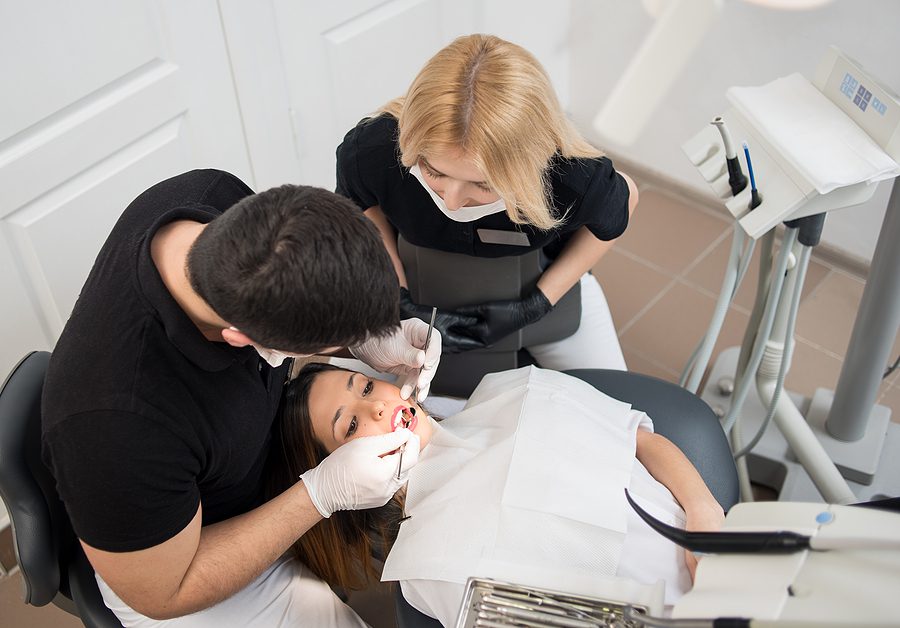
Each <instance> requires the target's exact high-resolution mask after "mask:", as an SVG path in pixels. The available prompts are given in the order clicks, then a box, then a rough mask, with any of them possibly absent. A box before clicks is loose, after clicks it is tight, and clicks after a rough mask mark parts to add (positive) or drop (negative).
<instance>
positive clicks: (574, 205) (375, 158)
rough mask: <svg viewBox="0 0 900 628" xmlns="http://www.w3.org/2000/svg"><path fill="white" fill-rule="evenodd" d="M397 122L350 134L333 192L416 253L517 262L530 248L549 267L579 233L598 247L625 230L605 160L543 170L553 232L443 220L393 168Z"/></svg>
mask: <svg viewBox="0 0 900 628" xmlns="http://www.w3.org/2000/svg"><path fill="white" fill-rule="evenodd" d="M397 136H398V131H397V119H396V118H394V117H393V116H390V115H387V114H384V115H381V116H378V117H376V118H367V119H365V120H363V121H361V122H360V123H359V124H358V125H356V127H354V128H353V129H351V130H350V132H349V133H347V135H346V136H345V137H344V141H343V143H342V144H341V145H340V146H338V149H337V192H338V193H339V194H343V195H344V196H347V197H349V198H350V199H352V200H353V201H354V202H355V203H356V204H357V205H359V207H360V208H361V209H364V210H365V209H368V208H369V207H373V206H375V205H379V206H380V207H381V210H382V211H383V212H384V215H385V216H386V217H387V219H388V221H390V223H391V225H393V227H394V228H395V229H396V230H397V231H398V232H399V233H401V234H402V235H403V237H404V238H406V239H407V240H408V241H409V242H411V243H412V244H415V245H417V246H423V247H427V248H432V249H438V250H442V251H447V252H451V253H462V254H465V255H473V256H476V257H503V256H508V255H522V254H524V253H527V252H528V251H531V250H534V249H536V248H542V249H544V252H545V253H546V255H547V257H548V258H550V259H555V258H556V257H557V256H558V255H559V253H560V251H561V250H562V249H563V247H565V245H566V243H568V241H569V239H570V238H571V237H572V235H573V234H574V233H575V231H577V230H578V228H579V227H582V226H586V227H587V228H588V229H590V231H591V233H593V234H594V235H595V236H597V238H599V239H600V240H613V239H615V238H617V237H619V236H620V235H622V233H623V232H624V231H625V227H627V226H628V184H627V183H626V182H625V179H624V178H622V177H621V176H620V175H619V174H618V173H617V172H616V171H615V169H614V168H613V165H612V162H611V161H610V160H609V159H607V158H606V157H599V158H594V159H564V158H562V157H560V156H558V155H557V156H556V157H555V158H554V160H553V162H552V164H551V167H550V184H551V189H552V198H553V209H554V211H555V213H556V216H557V217H564V222H563V224H562V225H560V226H559V227H558V228H556V229H553V230H549V231H542V230H540V229H537V228H535V227H532V226H530V225H516V224H515V223H513V222H512V221H511V220H510V219H509V218H508V217H507V215H506V212H501V213H498V214H492V215H490V216H485V217H484V218H480V219H478V220H475V221H472V222H456V221H454V220H450V219H449V218H447V217H446V216H444V215H443V214H442V213H441V211H440V210H439V209H438V208H437V207H435V205H434V201H432V200H431V197H430V196H429V195H428V192H426V191H425V189H424V188H423V187H422V185H421V184H420V183H419V182H418V180H417V179H416V178H415V177H414V176H413V175H411V174H410V172H409V169H408V168H405V167H404V166H403V165H402V164H401V163H400V158H399V148H398V146H397ZM479 230H496V231H518V232H521V233H523V234H525V236H527V244H524V240H523V245H521V246H520V245H514V244H492V243H489V242H484V241H482V237H480V236H479Z"/></svg>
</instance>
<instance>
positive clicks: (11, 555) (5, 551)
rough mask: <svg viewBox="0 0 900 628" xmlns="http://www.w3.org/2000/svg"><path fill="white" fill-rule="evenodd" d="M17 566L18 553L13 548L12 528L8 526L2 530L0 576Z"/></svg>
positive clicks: (0, 505)
mask: <svg viewBox="0 0 900 628" xmlns="http://www.w3.org/2000/svg"><path fill="white" fill-rule="evenodd" d="M0 508H2V504H0ZM15 566H16V551H15V549H14V548H13V539H12V526H6V527H5V528H3V529H0V574H2V573H4V572H7V573H8V572H10V571H12V569H13V567H15Z"/></svg>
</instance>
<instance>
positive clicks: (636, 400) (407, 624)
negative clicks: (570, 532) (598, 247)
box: [395, 236, 740, 628]
mask: <svg viewBox="0 0 900 628" xmlns="http://www.w3.org/2000/svg"><path fill="white" fill-rule="evenodd" d="M398 249H399V251H400V259H401V261H402V262H403V266H404V270H405V271H406V276H407V280H408V281H409V290H410V294H411V296H412V298H413V300H414V301H416V302H417V303H423V304H428V305H437V306H438V307H445V308H454V307H459V306H460V305H464V304H470V303H479V302H484V301H487V300H493V299H510V298H519V294H527V293H528V291H530V289H531V288H533V287H534V285H535V283H536V282H537V279H538V277H540V274H541V273H542V272H543V268H545V267H546V260H544V259H543V258H541V257H540V252H537V251H536V252H533V253H531V254H529V255H525V256H521V257H513V258H495V259H487V260H485V259H479V258H472V257H469V256H466V255H457V254H453V253H444V252H441V251H434V250H431V249H423V248H422V247H416V246H414V245H412V244H410V243H409V242H406V241H405V240H403V238H402V236H401V237H400V238H398ZM510 286H511V287H510ZM576 289H578V290H577V291H575V290H576ZM551 316H554V317H555V318H552V319H551V318H550V317H551ZM580 317H581V298H580V289H579V286H578V284H576V285H575V288H574V289H573V291H570V292H569V293H568V294H567V295H566V296H565V297H563V299H561V300H560V302H559V303H558V304H557V306H556V307H555V308H554V309H553V311H551V313H550V314H548V315H547V317H545V318H544V319H542V320H541V321H538V323H536V324H535V325H532V326H530V328H529V327H526V328H525V329H523V330H522V331H521V332H520V333H518V334H513V335H512V336H510V337H508V338H506V339H504V340H503V341H501V342H500V343H498V344H497V345H495V346H494V347H491V348H489V349H483V350H478V351H467V352H465V353H457V354H446V353H445V354H442V355H441V366H440V368H439V369H438V372H437V374H436V376H435V379H434V381H433V382H432V386H431V390H432V394H435V395H448V396H455V397H468V396H470V395H471V393H472V391H473V390H474V389H475V386H477V385H478V382H480V381H481V378H482V377H483V376H484V375H486V374H487V373H491V372H495V371H502V370H507V369H514V368H518V367H521V366H527V365H529V364H534V361H533V360H532V359H531V356H530V355H529V354H528V353H527V351H525V350H524V349H523V347H526V346H529V345H531V344H540V343H543V342H550V341H552V340H559V339H562V338H565V337H566V336H568V335H571V334H572V333H574V332H575V331H576V330H577V328H578V321H579V320H580ZM573 321H574V326H573ZM536 337H539V338H541V339H540V340H536V339H535V338H536ZM567 373H568V374H569V375H572V376H573V377H577V378H579V379H582V380H584V381H586V382H588V383H589V384H591V385H592V386H594V387H595V388H597V389H598V390H600V391H602V392H604V393H605V394H607V395H609V396H610V397H614V398H615V399H619V400H620V401H624V402H627V403H630V404H631V405H632V407H634V408H635V409H637V410H642V411H644V412H646V413H647V414H648V415H650V418H651V419H653V425H654V429H655V431H656V432H657V433H658V434H662V435H663V436H665V437H666V438H668V439H669V440H671V441H672V442H673V443H675V444H676V445H677V446H678V447H679V448H680V449H681V450H682V451H683V452H684V454H685V456H687V458H688V459H689V460H690V461H691V462H692V463H693V464H694V466H695V467H696V468H697V470H698V471H699V473H700V475H701V476H702V477H703V479H704V480H705V481H706V484H707V485H708V486H709V489H710V491H712V494H713V495H714V496H715V498H716V499H717V500H718V501H719V503H720V504H721V505H722V508H724V509H725V510H726V511H727V510H728V509H729V508H731V507H732V506H733V505H735V504H736V503H737V502H738V501H739V498H740V488H739V485H738V476H737V469H736V467H735V464H734V459H733V458H732V455H731V448H730V446H729V444H728V441H727V439H726V438H725V432H724V431H723V430H722V428H721V426H720V423H719V418H718V417H717V416H716V415H715V413H714V412H713V411H712V409H711V408H710V407H709V406H708V405H706V402H704V401H703V400H702V399H700V397H698V396H697V395H695V394H693V393H691V392H688V391H687V390H685V389H684V388H682V387H680V386H678V385H677V384H673V383H671V382H667V381H664V380H661V379H657V378H655V377H651V376H649V375H642V374H640V373H632V372H628V371H614V370H605V369H579V370H572V371H567ZM472 575H477V574H472ZM395 605H396V611H397V625H398V627H399V628H438V627H439V626H440V623H439V622H437V620H434V619H432V618H430V617H428V616H426V615H423V614H422V613H420V612H419V611H417V610H416V609H414V608H413V607H412V606H410V605H409V603H408V602H407V601H406V600H405V599H404V598H403V595H402V593H401V592H400V587H399V586H398V587H397V589H396V595H395Z"/></svg>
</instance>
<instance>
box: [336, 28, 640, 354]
mask: <svg viewBox="0 0 900 628" xmlns="http://www.w3.org/2000/svg"><path fill="white" fill-rule="evenodd" d="M337 191H338V192H339V193H341V194H344V195H346V196H348V197H349V198H351V199H352V200H353V201H355V202H356V203H357V205H359V207H360V208H361V209H363V210H364V211H365V213H366V215H367V216H368V217H369V218H370V219H371V220H372V221H373V222H374V223H375V225H376V226H377V227H378V229H379V231H380V232H381V235H382V238H383V239H384V242H385V246H386V247H387V250H388V252H389V253H390V256H391V259H392V260H393V263H394V267H395V269H396V271H397V275H398V276H399V278H400V285H401V287H402V288H401V304H400V308H401V317H403V318H410V317H419V318H424V319H425V320H427V317H428V316H429V315H430V310H431V308H430V306H429V305H428V304H417V303H414V302H413V301H412V299H411V298H410V295H409V292H408V290H406V287H407V280H406V275H405V273H404V270H403V265H402V263H401V262H400V259H399V254H398V250H397V234H398V233H399V234H402V235H403V237H404V238H406V239H407V240H408V241H409V242H411V243H412V244H414V245H417V246H423V247H427V248H433V249H438V250H442V251H447V252H452V253H461V254H465V255H473V256H477V257H485V258H495V257H502V256H510V255H522V254H525V253H527V252H529V251H532V250H535V249H542V250H543V252H544V253H545V255H546V256H547V258H548V259H549V260H551V264H550V265H549V266H548V267H547V269H546V270H545V271H544V273H543V275H542V276H541V278H540V279H539V281H538V283H537V288H536V289H535V290H534V291H533V292H532V293H531V294H530V295H528V296H526V297H525V298H524V299H521V300H511V301H493V302H490V303H482V304H478V305H473V306H468V307H465V308H460V310H458V311H456V312H453V311H446V310H444V311H441V310H439V311H438V316H437V320H436V327H437V328H438V329H439V331H440V332H441V338H442V342H443V349H444V351H451V352H458V351H466V350H469V349H473V348H478V347H483V346H488V345H491V344H494V343H495V342H497V341H498V340H500V339H501V338H503V337H504V336H507V335H508V334H510V333H512V332H514V331H516V330H518V329H521V328H522V327H524V326H526V325H528V324H531V323H533V322H535V321H537V320H539V319H540V318H542V317H543V316H544V315H545V314H547V312H549V311H550V309H551V308H552V307H553V305H555V304H556V302H557V301H558V300H559V299H560V298H561V297H562V296H563V295H564V294H565V293H566V292H567V291H568V290H569V289H570V288H571V287H572V286H573V285H574V284H575V283H576V282H579V281H580V282H581V294H582V318H581V323H580V326H579V329H578V331H577V332H576V333H575V334H574V335H572V336H570V337H569V338H565V339H563V340H561V341H557V342H553V343H548V344H544V345H538V346H531V347H527V348H528V350H529V352H530V353H531V354H532V355H533V356H534V358H535V359H536V360H537V362H538V363H539V364H540V365H541V366H543V367H545V368H552V369H560V370H561V369H571V368H614V369H625V360H624V358H623V357H622V350H621V347H620V346H619V342H618V339H617V337H616V331H615V328H614V326H613V322H612V317H611V315H610V312H609V307H608V305H607V303H606V298H605V297H604V295H603V291H602V290H601V288H600V286H599V284H598V283H597V282H596V280H594V278H593V277H591V276H590V275H589V274H588V271H589V270H590V269H591V268H592V267H593V266H594V265H595V264H596V263H597V262H598V261H599V260H600V258H601V257H602V256H603V255H604V254H605V253H606V251H607V250H609V248H610V246H611V245H612V241H613V240H615V238H617V237H619V236H620V235H621V234H622V233H623V232H624V230H625V227H626V226H627V224H628V218H629V215H630V213H631V211H633V209H634V206H635V205H636V203H637V189H636V187H635V186H634V184H633V182H632V181H631V180H630V179H629V178H628V177H627V176H625V175H623V174H621V173H618V172H616V170H615V169H614V168H613V165H612V162H611V161H610V160H609V159H608V158H606V157H603V156H602V153H601V152H599V151H598V150H596V149H595V148H593V147H592V146H590V145H589V144H588V143H587V142H586V141H585V140H584V139H582V138H581V136H580V135H579V134H578V133H577V131H576V130H575V129H574V128H573V126H572V125H571V123H570V122H569V121H568V120H567V119H566V118H565V116H564V115H563V113H562V110H561V108H560V105H559V102H558V101H557V98H556V95H555V94H554V92H553V89H552V86H551V84H550V81H549V79H548V77H547V75H546V73H545V72H544V70H543V68H542V67H541V65H540V64H539V63H538V61H537V60H536V59H535V58H534V57H533V56H532V55H531V54H530V53H528V52H527V51H525V50H524V49H522V48H521V47H519V46H516V45H514V44H511V43H509V42H506V41H504V40H502V39H499V38H497V37H493V36H488V35H469V36H465V37H460V38H458V39H457V40H455V41H454V42H452V43H451V44H450V45H449V46H447V47H446V48H444V49H443V50H441V51H439V52H438V53H437V54H436V55H435V56H434V57H433V58H432V59H431V60H429V61H428V63H427V64H426V65H425V67H424V68H423V69H422V70H421V71H420V73H419V75H418V76H417V77H416V79H415V80H414V81H413V83H412V85H411V86H410V88H409V90H408V92H407V94H406V95H405V96H404V97H402V98H400V99H397V100H395V101H392V102H391V103H388V104H387V105H386V106H385V107H384V109H383V110H382V111H381V112H380V113H379V114H378V115H376V116H374V117H371V118H366V119H364V120H362V121H361V122H360V123H359V124H358V125H357V126H356V127H354V128H353V129H351V130H350V132H349V133H347V135H346V136H345V138H344V141H343V143H342V144H341V145H340V146H339V147H338V149H337Z"/></svg>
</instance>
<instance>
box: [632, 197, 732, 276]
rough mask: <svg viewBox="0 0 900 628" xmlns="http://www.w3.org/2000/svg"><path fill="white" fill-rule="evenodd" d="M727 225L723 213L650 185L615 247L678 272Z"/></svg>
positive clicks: (702, 250)
mask: <svg viewBox="0 0 900 628" xmlns="http://www.w3.org/2000/svg"><path fill="white" fill-rule="evenodd" d="M727 229H728V223H727V222H726V221H725V219H724V217H719V216H715V215H713V214H711V213H708V210H703V209H700V208H699V207H695V206H692V205H689V204H686V203H685V202H683V201H680V200H676V199H673V198H672V197H669V196H666V195H665V194H663V193H661V192H659V191H658V190H655V189H649V190H647V191H646V192H642V193H641V198H640V201H639V202H638V206H637V209H636V210H635V212H634V215H633V216H632V217H631V224H630V225H629V226H628V229H627V230H626V231H625V233H624V234H623V235H622V237H621V238H620V239H619V241H618V242H617V243H616V247H617V248H622V249H624V250H625V251H628V252H629V253H633V254H635V255H636V256H638V257H640V258H641V259H643V260H645V261H647V262H649V263H651V264H653V265H655V266H658V267H660V268H662V269H665V270H666V271H667V272H670V273H672V274H679V273H681V272H682V271H683V270H684V269H685V268H687V266H688V265H689V264H691V263H692V262H693V261H694V260H695V259H697V257H698V256H699V255H700V254H701V253H703V252H704V251H705V250H707V249H708V248H709V247H710V245H711V244H713V242H714V241H715V240H716V239H717V238H719V237H721V236H722V234H723V233H725V231H726V230H727Z"/></svg>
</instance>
